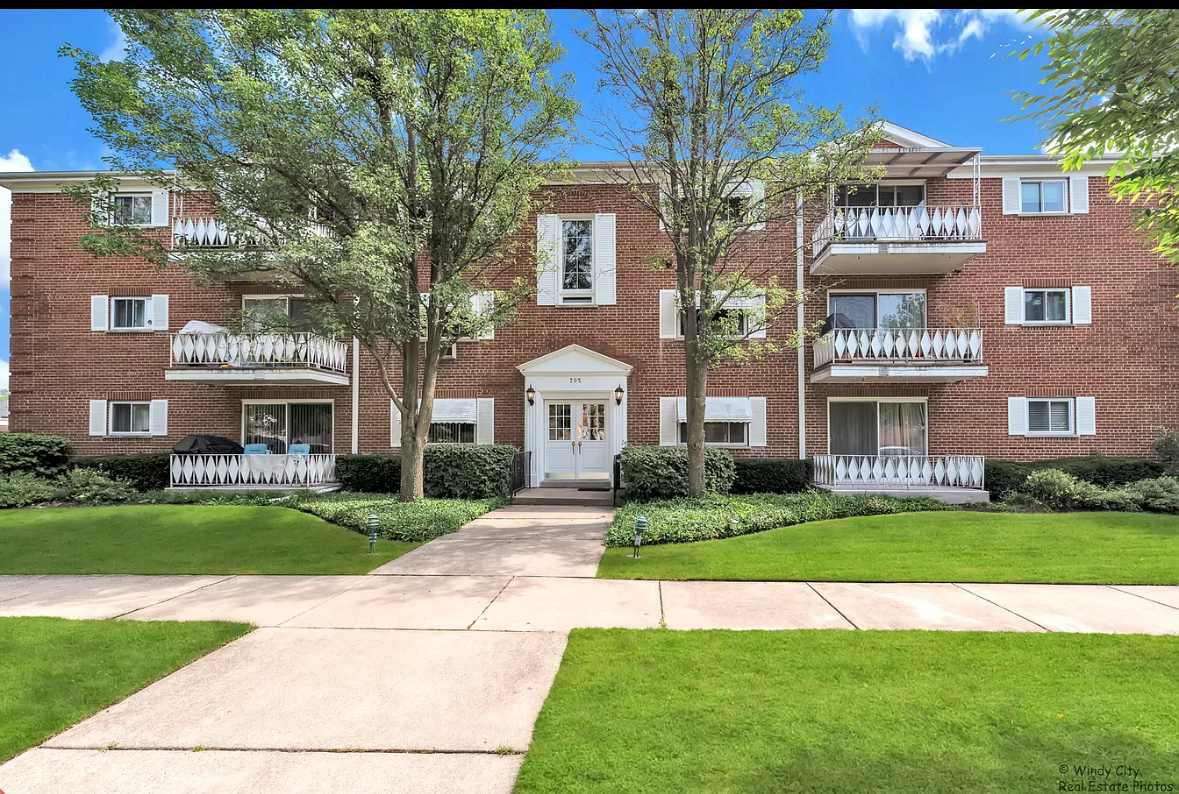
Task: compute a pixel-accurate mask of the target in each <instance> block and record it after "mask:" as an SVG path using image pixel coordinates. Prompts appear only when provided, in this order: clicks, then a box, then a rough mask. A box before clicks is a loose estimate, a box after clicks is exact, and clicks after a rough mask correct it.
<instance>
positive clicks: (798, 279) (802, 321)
mask: <svg viewBox="0 0 1179 794" xmlns="http://www.w3.org/2000/svg"><path fill="white" fill-rule="evenodd" d="M802 232H803V228H802V191H801V190H797V191H795V208H794V245H795V249H796V250H795V265H794V289H795V291H796V293H797V296H798V297H801V296H802V292H803V290H804V289H805V284H804V283H803V250H802V243H803V236H802ZM797 311H798V340H799V344H798V457H799V458H801V459H803V460H805V459H806V348H805V346H804V344H803V342H804V341H805V337H804V336H803V330H804V329H805V328H806V307H805V305H804V301H801V300H800V301H798V306H797Z"/></svg>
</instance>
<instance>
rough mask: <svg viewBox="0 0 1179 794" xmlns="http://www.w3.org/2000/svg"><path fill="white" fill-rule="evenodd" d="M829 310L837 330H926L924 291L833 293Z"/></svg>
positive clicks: (828, 302)
mask: <svg viewBox="0 0 1179 794" xmlns="http://www.w3.org/2000/svg"><path fill="white" fill-rule="evenodd" d="M827 310H828V314H829V315H830V319H831V324H832V327H833V328H892V329H899V328H925V293H924V292H868V293H851V292H833V293H830V294H829V295H828V297H827Z"/></svg>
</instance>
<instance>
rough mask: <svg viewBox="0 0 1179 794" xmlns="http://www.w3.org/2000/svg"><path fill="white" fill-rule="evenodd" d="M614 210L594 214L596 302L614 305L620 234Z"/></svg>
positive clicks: (616, 289) (603, 304)
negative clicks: (617, 229) (618, 234)
mask: <svg viewBox="0 0 1179 794" xmlns="http://www.w3.org/2000/svg"><path fill="white" fill-rule="evenodd" d="M616 226H617V222H616V217H615V215H614V213H613V212H599V213H598V214H597V215H595V216H594V302H595V303H596V304H598V305H599V306H613V305H614V304H615V303H616V302H617V297H616V295H617V292H618V288H617V278H616V274H617V271H618V236H617V234H616V231H615V229H616Z"/></svg>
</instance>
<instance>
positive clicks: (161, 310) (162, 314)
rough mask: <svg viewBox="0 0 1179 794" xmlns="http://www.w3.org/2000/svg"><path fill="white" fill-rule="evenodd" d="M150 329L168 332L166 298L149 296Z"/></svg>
mask: <svg viewBox="0 0 1179 794" xmlns="http://www.w3.org/2000/svg"><path fill="white" fill-rule="evenodd" d="M151 329H152V330H153V331H167V330H168V296H167V295H152V296H151Z"/></svg>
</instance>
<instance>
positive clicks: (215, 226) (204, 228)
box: [172, 218, 330, 248]
mask: <svg viewBox="0 0 1179 794" xmlns="http://www.w3.org/2000/svg"><path fill="white" fill-rule="evenodd" d="M310 232H311V234H313V235H315V236H317V237H327V236H328V235H329V234H330V232H329V231H328V228H327V227H326V226H324V225H323V224H321V223H313V224H311V226H310ZM258 237H259V236H258V235H255V236H251V237H249V238H247V239H241V238H239V237H237V235H234V234H231V233H230V231H229V229H228V227H227V226H226V224H225V221H222V220H218V219H217V218H175V219H174V220H173V221H172V247H173V248H193V247H197V248H232V247H233V246H236V245H237V244H238V243H239V242H240V243H241V244H243V245H257V244H258V241H259V240H258Z"/></svg>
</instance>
